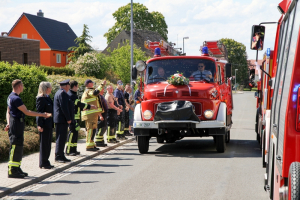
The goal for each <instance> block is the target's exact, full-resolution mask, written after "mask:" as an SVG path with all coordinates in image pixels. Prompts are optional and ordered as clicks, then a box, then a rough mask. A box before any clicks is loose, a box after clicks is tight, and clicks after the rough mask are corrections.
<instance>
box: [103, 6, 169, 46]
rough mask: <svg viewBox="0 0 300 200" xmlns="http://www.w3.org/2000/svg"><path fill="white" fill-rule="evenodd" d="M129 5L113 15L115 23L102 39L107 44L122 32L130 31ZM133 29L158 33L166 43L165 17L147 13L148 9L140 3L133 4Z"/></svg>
mask: <svg viewBox="0 0 300 200" xmlns="http://www.w3.org/2000/svg"><path fill="white" fill-rule="evenodd" d="M130 16H131V4H130V3H129V4H127V5H126V6H122V7H120V8H119V9H118V10H117V11H116V12H114V13H113V17H114V18H115V20H116V21H117V22H116V23H115V25H114V26H113V27H111V28H110V29H109V30H108V31H107V32H106V33H105V34H104V37H106V39H107V44H109V43H111V42H112V41H113V39H115V37H117V35H118V34H119V33H120V32H121V31H122V30H125V31H130ZM133 22H134V25H133V27H134V28H135V29H141V30H149V31H155V32H157V33H159V34H160V35H161V36H162V37H163V38H164V39H165V40H166V41H167V40H168V36H167V34H168V26H167V24H166V21H165V17H164V16H163V15H162V14H161V13H160V12H156V11H154V12H151V13H150V12H148V8H147V7H146V6H144V5H143V4H140V3H133Z"/></svg>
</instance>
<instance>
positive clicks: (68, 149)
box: [67, 133, 73, 153]
mask: <svg viewBox="0 0 300 200" xmlns="http://www.w3.org/2000/svg"><path fill="white" fill-rule="evenodd" d="M72 137H73V133H71V134H70V137H69V141H68V148H67V153H70V149H71V144H72V143H71V141H72Z"/></svg>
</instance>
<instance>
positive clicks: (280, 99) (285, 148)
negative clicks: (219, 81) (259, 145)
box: [252, 0, 300, 200]
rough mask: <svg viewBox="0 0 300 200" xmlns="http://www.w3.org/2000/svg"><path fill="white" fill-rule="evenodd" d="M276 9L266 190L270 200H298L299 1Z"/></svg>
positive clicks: (299, 146) (299, 166)
mask: <svg viewBox="0 0 300 200" xmlns="http://www.w3.org/2000/svg"><path fill="white" fill-rule="evenodd" d="M278 10H279V11H280V13H281V14H282V15H281V17H280V19H279V20H278V23H276V24H277V32H276V38H275V45H274V54H273V65H272V67H273V68H276V69H277V70H276V77H275V81H274V83H273V84H272V86H274V93H273V98H272V106H271V113H270V123H269V126H270V130H269V132H267V129H266V135H268V136H269V144H268V145H269V150H268V152H267V153H268V160H267V163H266V174H265V190H266V191H268V192H269V195H270V199H289V200H290V199H293V200H294V199H295V200H296V199H299V198H300V87H299V86H300V45H299V44H300V31H299V28H300V27H299V24H300V2H299V1H298V0H293V1H292V0H283V1H281V2H280V3H279V5H278ZM257 27H258V28H260V29H261V28H263V27H260V26H257ZM258 32H259V31H258ZM252 34H253V33H252ZM266 123H267V122H266Z"/></svg>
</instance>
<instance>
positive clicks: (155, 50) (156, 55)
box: [154, 47, 161, 57]
mask: <svg viewBox="0 0 300 200" xmlns="http://www.w3.org/2000/svg"><path fill="white" fill-rule="evenodd" d="M154 57H161V53H160V48H159V47H157V48H155V49H154Z"/></svg>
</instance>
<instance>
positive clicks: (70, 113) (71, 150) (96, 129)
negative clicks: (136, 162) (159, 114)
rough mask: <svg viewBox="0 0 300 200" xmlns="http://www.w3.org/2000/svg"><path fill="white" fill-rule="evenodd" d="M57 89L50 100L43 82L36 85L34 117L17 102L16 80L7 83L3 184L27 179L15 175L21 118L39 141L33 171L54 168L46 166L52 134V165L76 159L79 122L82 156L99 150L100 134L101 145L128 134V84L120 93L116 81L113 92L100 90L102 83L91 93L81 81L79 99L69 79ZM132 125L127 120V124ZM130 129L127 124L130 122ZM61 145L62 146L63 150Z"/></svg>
mask: <svg viewBox="0 0 300 200" xmlns="http://www.w3.org/2000/svg"><path fill="white" fill-rule="evenodd" d="M59 84H60V89H59V90H58V91H57V92H56V93H55V95H54V99H53V101H52V99H51V98H50V96H49V95H50V94H51V91H52V86H51V84H50V83H49V82H41V83H40V85H39V89H38V94H37V97H36V109H37V112H33V111H30V110H27V108H26V106H25V105H24V104H23V102H22V99H21V98H20V97H19V95H20V93H21V92H23V83H22V81H21V80H19V79H17V80H14V81H13V82H12V88H13V91H12V93H11V94H10V95H9V96H8V99H7V114H6V118H7V125H6V127H5V130H6V131H8V135H9V139H10V144H11V146H10V155H9V163H8V177H9V178H24V177H26V176H28V174H27V173H26V172H23V171H22V169H21V167H20V166H21V160H22V154H23V143H24V126H25V123H24V117H25V115H28V116H36V123H37V128H38V132H39V135H40V158H39V167H40V168H44V169H51V168H53V167H54V166H53V165H51V163H50V161H49V157H50V153H51V140H52V134H53V129H54V128H55V132H56V148H55V162H59V163H65V162H70V161H71V160H70V159H68V158H66V156H65V155H67V156H76V155H79V154H80V152H79V151H77V140H78V131H79V130H80V124H81V121H84V122H85V128H86V151H98V150H99V148H98V147H105V146H107V144H106V143H105V141H104V134H105V132H107V143H118V142H119V140H126V139H127V138H126V136H132V134H131V133H130V123H129V122H130V120H129V118H130V117H129V116H130V115H129V112H130V111H131V113H132V112H133V110H134V107H133V103H134V101H133V100H131V97H130V95H129V94H130V93H131V92H132V88H131V87H130V85H129V84H127V85H126V86H125V90H124V87H123V83H122V81H121V80H119V81H118V82H117V88H116V89H115V90H114V88H113V86H112V85H108V86H107V87H106V90H107V93H106V95H105V96H104V90H105V85H106V81H103V82H102V84H101V85H99V86H98V87H97V88H95V87H94V82H93V81H92V80H90V79H87V80H86V81H85V87H86V89H85V91H84V93H83V95H82V97H81V99H79V97H78V95H77V91H78V89H79V85H78V82H77V81H75V80H72V81H70V80H69V79H67V80H64V81H62V82H60V83H59ZM131 119H132V118H131ZM131 123H132V120H131ZM66 142H67V145H65V144H66Z"/></svg>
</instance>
